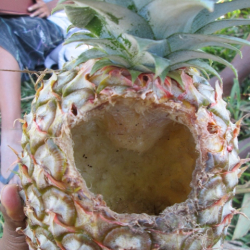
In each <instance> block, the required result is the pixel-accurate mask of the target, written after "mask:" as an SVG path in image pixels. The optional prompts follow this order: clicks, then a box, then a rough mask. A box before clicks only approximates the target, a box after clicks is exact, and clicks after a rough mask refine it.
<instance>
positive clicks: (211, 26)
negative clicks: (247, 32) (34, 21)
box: [20, 0, 250, 250]
mask: <svg viewBox="0 0 250 250" xmlns="http://www.w3.org/2000/svg"><path fill="white" fill-rule="evenodd" d="M62 2H63V1H62ZM73 2H74V4H72V5H70V4H68V5H67V4H65V5H63V6H64V8H65V10H66V13H67V14H68V16H69V18H70V20H71V21H72V23H73V24H74V25H76V26H78V27H80V28H84V27H85V28H86V29H87V30H89V31H88V32H87V31H86V32H80V33H77V34H75V35H73V36H72V37H71V38H70V39H69V42H71V41H82V42H83V43H86V44H89V45H91V46H93V47H91V48H90V49H89V50H88V51H86V52H84V53H83V54H82V55H80V57H79V58H78V59H76V60H73V61H71V62H69V63H67V64H66V65H65V67H64V69H63V70H62V71H61V72H60V73H58V74H56V73H54V74H53V75H52V77H51V78H50V79H49V80H41V81H40V82H39V84H40V88H39V89H38V90H37V93H36V97H35V99H34V101H33V103H32V111H31V113H30V114H28V115H26V117H25V121H24V125H23V137H22V146H23V153H22V155H21V157H20V176H21V182H22V186H23V189H24V191H25V195H26V208H25V212H26V215H27V217H28V219H27V222H28V224H27V228H26V229H25V230H24V231H23V232H24V233H25V234H26V235H27V242H28V244H29V246H30V249H42V250H44V249H50V250H54V249H66V250H68V249H70V250H76V249H79V250H97V249H98V250H100V249H105V250H106V249H115V250H116V249H117V250H118V249H119V250H122V249H123V250H153V249H154V250H168V249H171V250H177V249H178V250H180V249H181V250H188V249H189V250H191V249H192V250H199V249H211V248H213V249H218V248H220V246H221V243H222V239H223V237H224V236H225V234H226V229H227V226H228V225H229V223H230V220H231V218H232V216H233V215H234V213H235V210H234V209H233V208H232V206H231V199H232V197H233V195H234V189H235V186H236V185H237V182H238V176H239V175H240V173H241V170H240V166H241V164H242V163H243V162H244V161H243V160H240V159H239V157H238V154H237V150H238V146H237V135H238V132H239V126H240V124H239V123H236V124H232V123H231V121H230V117H229V112H228V111H227V110H226V103H225V102H224V101H223V100H222V90H221V87H220V85H219V84H218V83H217V85H216V89H215V90H214V89H213V88H212V87H211V86H210V85H209V84H208V82H207V81H206V80H205V79H204V78H203V77H202V76H201V75H200V73H199V71H198V70H197V69H196V68H198V69H200V70H201V71H203V72H205V71H209V72H212V73H214V74H215V75H218V74H217V73H216V72H215V71H214V70H213V68H212V67H211V66H210V65H208V64H206V63H205V62H204V61H201V60H200V59H199V58H203V59H212V60H217V61H219V62H222V63H224V64H226V65H229V63H227V62H225V61H224V60H222V59H220V58H218V57H216V56H212V55H209V54H206V53H204V52H202V51H200V50H199V48H201V47H204V46H211V45H212V46H223V47H226V48H231V49H236V48H235V47H233V46H231V45H230V44H231V43H232V44H240V45H243V44H249V43H248V42H246V41H243V40H241V39H237V38H232V37H227V36H220V35H211V33H213V32H215V31H216V30H218V29H221V28H223V27H227V26H232V25H234V24H235V23H236V24H241V25H242V24H249V23H250V21H249V20H238V21H237V20H234V21H232V20H230V21H229V20H224V19H222V20H218V21H214V20H215V19H216V18H218V17H220V16H221V15H223V14H225V13H226V12H228V11H232V10H234V9H236V8H246V7H250V1H249V0H238V1H232V2H225V3H222V4H214V2H213V1H209V0H207V1H206V0H174V1H172V0H165V1H163V0H152V1H145V0H144V1H142V0H141V1H140V0H138V1H136V0H134V1H132V0H131V1H118V0H113V1H112V0H107V1H105V2H104V1H94V0H91V1H88V0H74V1H73ZM213 8H214V12H210V11H212V10H213ZM236 50H237V49H236ZM229 66H230V65H229Z"/></svg>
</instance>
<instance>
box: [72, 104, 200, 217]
mask: <svg viewBox="0 0 250 250" xmlns="http://www.w3.org/2000/svg"><path fill="white" fill-rule="evenodd" d="M72 139H73V141H74V158H75V163H76V167H77V169H78V170H79V171H80V172H81V174H82V176H83V178H84V180H85V181H86V184H87V186H88V188H89V189H90V191H91V192H93V193H95V194H102V195H103V197H104V200H105V201H106V203H107V206H109V207H110V208H111V209H112V210H113V211H115V212H117V213H147V214H150V215H158V214H159V213H161V212H162V211H163V210H164V209H165V208H166V207H168V206H171V205H173V204H175V203H180V202H184V201H185V200H186V199H187V197H188V194H189V193H190V191H191V188H190V182H191V179H192V172H193V170H194V168H195V163H196V159H197V158H198V157H199V154H198V153H197V152H196V150H195V143H194V139H193V136H192V134H191V132H190V131H189V129H188V128H187V127H186V126H184V125H182V124H180V123H176V122H174V121H172V120H171V119H169V113H168V110H166V108H164V107H163V106H160V105H158V106H150V107H145V105H142V103H141V102H139V101H134V100H129V99H128V100H120V101H117V102H116V104H115V105H114V106H113V105H109V104H105V105H103V106H101V107H99V108H97V109H95V110H92V111H91V112H89V113H88V114H87V118H86V119H85V121H82V122H81V123H79V124H78V125H77V126H75V127H74V128H73V129H72Z"/></svg>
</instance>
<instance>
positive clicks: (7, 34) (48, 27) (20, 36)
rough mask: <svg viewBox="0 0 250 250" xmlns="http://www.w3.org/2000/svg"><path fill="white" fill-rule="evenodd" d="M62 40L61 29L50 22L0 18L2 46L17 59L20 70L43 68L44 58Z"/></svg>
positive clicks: (18, 17) (0, 41)
mask: <svg viewBox="0 0 250 250" xmlns="http://www.w3.org/2000/svg"><path fill="white" fill-rule="evenodd" d="M63 41H64V36H63V31H62V29H61V28H60V27H59V26H58V25H56V24H54V23H53V22H50V21H48V20H47V19H43V18H38V17H29V16H0V46H1V47H3V48H4V49H5V50H7V51H8V52H10V53H11V54H12V55H13V56H14V58H15V59H16V60H17V62H18V64H19V67H20V69H21V70H22V69H25V68H28V69H30V70H32V69H35V67H36V66H40V65H43V64H44V61H45V57H46V56H47V55H48V54H49V53H50V52H51V51H52V50H53V49H54V48H55V47H56V46H57V45H59V44H60V43H62V42H63ZM22 77H24V78H23V79H27V77H28V76H27V74H23V75H22Z"/></svg>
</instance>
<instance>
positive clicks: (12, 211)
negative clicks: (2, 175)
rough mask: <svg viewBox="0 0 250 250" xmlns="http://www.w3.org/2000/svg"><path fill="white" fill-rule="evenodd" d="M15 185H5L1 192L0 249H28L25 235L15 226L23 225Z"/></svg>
mask: <svg viewBox="0 0 250 250" xmlns="http://www.w3.org/2000/svg"><path fill="white" fill-rule="evenodd" d="M18 191H19V188H18V186H17V185H14V184H11V185H7V186H5V187H4V188H3V189H2V192H1V206H0V210H1V212H2V213H3V216H4V221H5V222H4V230H3V238H2V239H0V249H1V250H17V249H18V250H28V249H29V247H28V245H27V243H26V241H25V235H22V234H19V233H17V232H16V228H18V227H22V228H24V227H25V215H24V212H23V203H22V200H21V198H20V196H19V193H18Z"/></svg>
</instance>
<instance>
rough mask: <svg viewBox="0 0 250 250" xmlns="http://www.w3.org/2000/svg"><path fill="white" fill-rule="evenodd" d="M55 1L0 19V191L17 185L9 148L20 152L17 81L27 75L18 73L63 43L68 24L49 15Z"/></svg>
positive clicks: (61, 15)
mask: <svg viewBox="0 0 250 250" xmlns="http://www.w3.org/2000/svg"><path fill="white" fill-rule="evenodd" d="M45 1H47V2H45ZM48 1H49V2H48ZM57 2H58V0H36V3H35V4H34V5H32V6H30V7H29V8H28V11H29V12H30V15H29V16H20V17H17V16H0V30H1V33H0V69H1V70H0V110H1V119H2V120H1V122H2V126H1V165H0V166H1V169H0V170H1V172H0V190H1V188H2V187H3V186H4V185H5V184H7V183H17V182H18V177H17V176H16V175H15V174H14V172H13V170H14V171H17V169H18V167H17V165H16V164H13V162H15V161H16V160H17V157H16V155H15V154H14V153H13V152H12V151H11V150H10V148H9V147H11V148H13V149H14V150H16V151H17V152H20V151H21V146H20V141H21V124H20V123H19V122H15V121H16V120H17V119H19V118H21V101H20V99H21V79H22V80H23V79H25V77H26V78H27V76H28V75H27V74H21V73H20V70H23V69H25V68H26V67H27V68H28V69H30V70H32V69H34V68H35V67H36V66H38V65H42V64H43V63H44V60H45V57H46V55H47V54H48V53H49V52H50V51H52V50H53V49H54V48H56V46H58V45H59V44H61V43H62V42H63V41H64V37H65V34H66V29H67V27H68V25H69V24H70V22H69V21H68V19H67V17H66V14H65V13H61V12H56V13H55V14H53V15H50V13H51V10H52V9H53V8H54V7H55V6H56V4H57ZM4 69H5V70H12V71H3V70H4ZM15 165H16V166H15Z"/></svg>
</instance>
